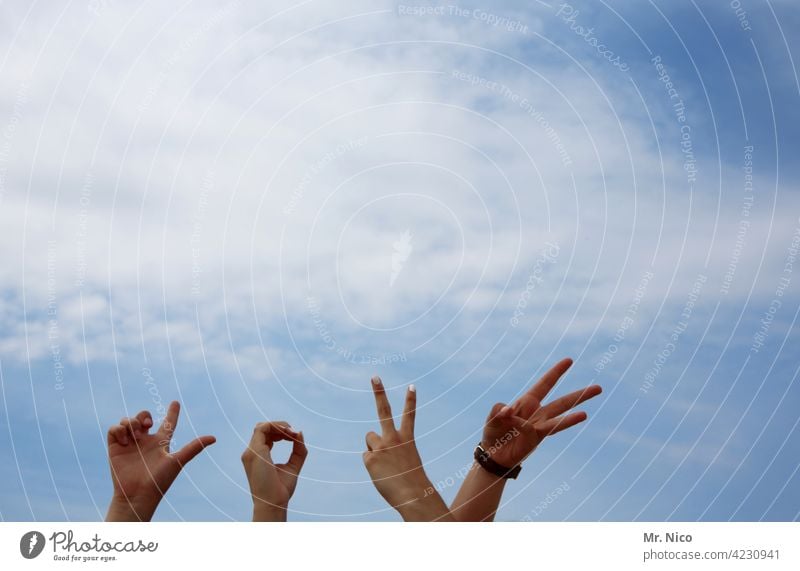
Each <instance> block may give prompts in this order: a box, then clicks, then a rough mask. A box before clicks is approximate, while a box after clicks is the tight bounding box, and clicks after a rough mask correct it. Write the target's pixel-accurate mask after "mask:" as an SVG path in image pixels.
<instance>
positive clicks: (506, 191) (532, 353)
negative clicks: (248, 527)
mask: <svg viewBox="0 0 800 571" xmlns="http://www.w3.org/2000/svg"><path fill="white" fill-rule="evenodd" d="M530 4H531V5H530V6H528V7H524V8H523V7H521V6H520V3H517V2H493V3H491V4H489V3H485V2H463V3H460V4H458V5H457V6H456V5H449V4H428V5H427V6H431V7H438V8H437V10H435V11H434V12H433V13H427V14H416V13H410V12H412V10H411V9H410V6H412V5H411V4H404V3H397V2H383V1H380V2H376V1H374V0H371V1H366V0H365V1H356V0H348V1H346V2H341V1H336V2H333V1H306V2H270V3H269V5H262V4H261V3H257V2H229V3H215V2H197V1H195V2H186V3H184V4H181V5H179V6H174V7H173V6H170V7H167V6H162V5H160V4H156V3H152V2H149V3H143V4H139V5H135V6H134V5H129V4H128V3H126V2H122V1H115V0H100V1H90V2H65V3H62V4H59V5H57V6H54V5H53V4H51V3H42V2H32V3H28V2H4V3H3V4H2V5H0V80H1V81H2V86H3V89H2V90H0V224H1V225H2V226H1V227H2V239H0V259H2V261H3V263H2V265H0V323H1V324H2V327H1V328H0V381H1V384H0V387H1V388H2V400H3V407H2V408H0V420H1V421H2V422H1V423H0V424H1V425H2V428H0V454H1V455H2V456H0V458H2V462H1V463H0V480H2V481H3V482H4V484H3V487H2V490H0V517H2V519H3V520H34V519H36V520H93V519H100V518H101V517H102V514H103V513H104V509H105V505H106V503H107V501H108V498H109V496H110V491H111V484H110V479H109V475H108V468H107V465H106V460H105V431H106V429H107V427H108V426H109V425H110V424H113V423H115V422H117V421H118V419H119V417H121V416H125V415H129V414H135V413H136V412H138V411H139V410H141V409H143V408H148V409H150V410H153V411H155V410H156V409H157V407H158V406H159V403H161V402H163V403H164V404H166V403H167V402H168V401H169V400H172V399H179V400H180V401H181V402H182V403H183V405H184V410H183V416H182V420H181V425H180V426H179V429H178V431H177V433H176V439H177V441H178V442H179V443H182V442H184V441H186V440H187V439H189V438H192V437H193V436H194V435H195V434H206V433H211V434H214V435H216V436H217V439H218V443H217V444H216V445H215V446H213V447H212V448H210V449H209V450H208V451H207V452H206V453H205V454H203V455H202V456H201V457H199V458H198V459H196V460H195V461H194V462H192V464H191V465H190V466H189V467H188V468H187V469H186V470H185V471H184V473H183V475H182V476H181V477H180V479H179V480H178V481H177V482H176V483H175V485H173V487H172V489H171V490H170V493H169V495H168V496H167V498H166V500H165V502H164V503H163V504H162V507H161V508H160V510H159V512H158V514H157V518H158V519H162V520H181V519H186V520H242V519H246V518H247V517H248V515H249V503H250V498H249V493H248V492H247V491H246V490H247V488H246V481H245V478H244V473H243V471H242V469H241V465H240V462H239V454H240V453H241V450H242V449H243V448H244V446H245V445H246V442H247V441H248V440H249V437H250V433H251V430H252V426H253V424H254V423H255V422H257V421H260V420H264V419H286V420H289V421H290V422H291V423H292V424H293V426H295V427H296V428H299V429H302V430H303V431H304V433H305V434H306V439H307V441H308V443H309V445H310V448H311V454H310V456H309V459H308V462H307V464H306V467H305V469H304V471H303V479H302V481H301V483H300V485H299V486H298V490H297V493H296V495H295V498H294V499H293V502H292V505H291V506H290V507H291V510H292V513H291V515H290V519H294V520H334V521H339V520H394V519H398V518H397V516H396V514H395V513H394V512H393V511H391V510H389V509H388V508H387V507H386V505H385V503H384V502H383V500H382V499H381V498H380V496H379V495H378V494H377V492H376V491H375V490H374V489H373V487H372V485H371V483H370V482H369V479H368V475H367V473H366V471H365V469H364V468H363V466H362V465H361V452H362V450H363V447H364V444H363V435H364V433H366V432H367V431H368V430H372V429H374V428H375V426H376V423H375V420H374V416H375V413H374V407H373V401H372V396H371V393H370V387H369V378H370V376H371V375H373V374H375V373H378V374H380V375H381V376H382V378H383V379H384V382H385V383H386V385H387V386H388V387H390V388H391V389H392V390H391V393H390V394H391V396H392V400H393V402H395V403H396V406H400V401H401V398H402V397H401V395H402V394H403V391H404V389H405V387H406V386H407V385H408V384H409V383H415V384H416V385H417V387H418V391H419V401H420V410H419V414H418V417H417V418H418V420H417V433H418V436H417V441H418V444H419V447H420V449H421V453H422V456H423V459H424V460H425V462H426V467H427V470H428V473H429V476H430V478H431V480H432V481H433V482H435V483H437V484H441V487H442V494H443V496H445V499H446V500H448V501H449V500H450V499H451V498H452V497H453V496H454V495H455V492H456V490H457V486H458V484H459V478H458V473H459V470H460V469H461V468H462V467H463V466H465V465H466V464H468V463H469V462H470V458H471V453H472V448H473V447H474V445H475V443H476V442H477V441H478V439H479V434H480V429H481V426H482V423H483V420H484V418H485V416H486V414H487V412H488V410H489V408H490V407H491V405H492V404H493V403H494V402H498V401H503V402H507V401H511V400H513V399H514V398H515V397H516V396H518V395H519V394H520V393H521V392H522V391H524V390H525V388H526V387H528V386H529V385H530V383H531V382H532V381H533V380H535V379H536V378H538V376H539V375H540V374H541V373H542V372H543V371H544V370H546V369H547V368H549V366H550V365H552V364H553V363H554V362H555V361H557V360H558V359H560V358H561V357H563V356H572V357H573V358H574V359H575V365H574V366H573V368H572V370H571V371H570V372H569V373H568V374H567V376H566V377H564V379H563V380H562V384H561V385H560V386H559V387H558V389H557V391H558V392H567V391H569V390H574V389H576V388H579V387H581V386H584V385H586V384H589V383H592V382H597V383H600V384H602V385H603V387H604V389H605V391H604V393H603V395H602V396H601V397H599V398H598V399H595V401H592V402H591V403H590V404H588V405H587V407H586V410H587V412H588V413H589V420H588V421H587V422H586V423H584V424H582V425H581V426H580V427H578V428H576V429H573V430H571V431H569V432H567V433H564V434H561V435H559V436H557V437H553V438H552V439H549V440H548V441H546V443H545V444H543V445H542V446H541V448H540V449H539V450H538V451H537V452H536V453H535V454H534V455H533V456H532V457H531V458H530V459H529V460H528V461H527V462H526V464H525V469H524V470H523V472H522V476H521V477H520V479H519V480H518V481H516V482H513V483H511V484H510V485H509V486H508V488H507V492H506V496H505V498H504V505H503V507H502V508H501V510H500V512H499V516H498V519H504V520H521V519H533V520H563V519H568V520H636V519H639V520H697V519H702V520H729V519H733V520H762V519H764V520H796V519H798V517H800V475H799V474H798V467H799V466H800V463H799V461H798V458H800V431H798V422H799V421H798V419H799V418H800V417H798V414H797V402H798V399H800V387H798V383H797V375H798V360H797V351H796V347H797V342H798V334H797V332H796V327H795V322H796V319H797V316H798V311H800V296H798V282H800V275H798V272H800V265H798V264H800V262H795V263H794V265H792V258H791V256H792V255H793V254H792V252H793V251H794V250H792V248H793V247H794V248H797V245H798V242H797V241H798V240H800V198H798V189H799V188H800V185H798V179H799V178H800V166H799V165H798V163H797V161H796V160H793V159H794V158H795V157H796V156H797V154H798V150H800V130H798V126H800V111H798V109H800V106H798V103H800V82H799V81H798V75H797V70H796V67H795V61H796V60H798V56H800V53H799V49H800V48H799V47H798V45H799V43H800V38H798V36H797V32H796V31H795V30H798V29H800V9H798V8H797V7H796V6H794V5H793V3H792V2H789V1H771V2H770V1H767V0H765V1H763V2H756V1H747V2H742V8H743V10H744V12H741V11H740V12H739V14H737V13H736V11H735V10H734V9H733V8H732V7H731V6H730V5H729V4H728V3H718V2H693V1H692V2H683V1H682V2H666V1H660V2H648V3H643V2H629V1H614V2H607V3H596V2H585V3H582V2H574V3H573V4H572V5H564V4H561V3H555V2H531V3H530ZM413 6H420V4H415V5H413ZM451 6H453V7H451ZM466 10H469V12H466ZM740 16H742V18H743V19H744V21H745V22H746V24H745V22H743V21H742V20H741V19H740ZM579 26H580V27H582V30H581V29H579V28H578V27H579ZM589 28H591V34H590V36H589V37H590V38H597V40H598V43H600V44H602V45H604V46H606V49H607V50H610V51H612V52H613V54H614V55H613V56H612V55H610V54H609V55H608V57H603V55H601V54H600V53H599V52H598V50H597V49H596V47H595V46H594V45H593V44H592V43H590V42H588V41H587V39H586V37H584V36H581V35H580V33H581V31H582V32H584V33H586V31H587V30H588V29H589ZM745 28H750V29H745ZM657 56H660V58H661V63H663V64H664V66H665V67H664V70H665V72H666V73H668V74H669V76H670V78H671V80H672V82H673V84H674V87H675V89H676V90H677V94H678V98H679V99H680V100H682V102H683V104H684V107H685V111H684V113H685V115H684V117H685V122H683V123H681V122H679V120H678V116H677V115H676V110H675V108H674V107H673V106H672V104H673V103H674V102H675V101H676V99H672V100H671V99H670V97H669V94H668V92H667V89H666V88H665V85H664V83H663V82H662V81H660V80H659V70H658V69H657V68H656V66H655V65H654V64H653V58H656V57H657ZM613 57H618V58H619V60H618V62H619V63H624V64H625V65H614V64H613V62H611V61H609V59H612V58H613ZM682 126H684V127H686V126H688V130H687V129H686V128H684V130H683V132H684V133H688V136H685V137H684V138H683V139H682V131H681V127H682ZM682 141H683V142H684V143H685V145H690V146H691V152H692V153H693V160H694V163H693V164H694V166H695V167H696V170H697V173H696V176H691V173H690V172H689V171H687V169H686V167H687V164H688V163H687V155H686V154H685V153H684V152H683V151H682V146H681V143H682ZM747 146H752V147H753V151H752V166H753V187H752V192H748V191H747V190H746V188H745V166H746V164H745V161H746V157H745V147H747ZM750 197H752V202H748V200H749V198H750ZM743 211H744V212H743ZM404 235H405V236H406V238H404V237H403V236H404ZM408 236H410V237H408ZM793 239H794V240H795V242H794V244H793ZM401 252H405V254H406V255H401V254H400V253H401ZM794 255H796V252H795V254H794ZM393 256H394V257H395V263H397V260H400V267H399V270H398V268H397V266H396V265H395V268H394V269H393ZM398 256H399V257H398ZM403 258H404V259H403ZM787 262H788V263H789V265H788V266H787ZM531 276H533V279H532V278H531ZM782 279H783V281H781V280H782ZM687 303H689V304H692V303H693V306H692V307H691V312H690V313H691V315H690V317H689V318H688V319H685V317H682V313H683V314H685V313H686V307H687ZM632 304H634V309H633V310H632V309H631V306H632ZM515 312H516V318H514V317H515ZM765 316H766V317H765ZM626 318H628V320H626ZM681 322H685V330H682V331H681V332H680V333H678V335H677V340H676V341H674V348H672V346H671V345H669V343H670V342H671V341H672V339H670V335H671V334H672V333H673V331H675V330H676V327H679V328H681V329H684V328H682V327H681V326H680V325H679V324H680V323H681ZM765 323H766V324H765ZM623 324H624V325H623ZM620 327H623V333H622V335H620V334H619V330H620ZM759 332H761V333H763V338H760V339H759V343H758V344H754V335H756V334H757V333H759ZM615 336H616V339H615ZM610 352H613V355H611V357H608V355H609V354H610ZM604 353H605V354H606V358H605V360H604V358H603V355H604ZM659 355H662V358H661V359H660V360H659ZM601 363H602V366H601ZM653 370H656V371H657V374H656V375H655V376H653V375H652V371H653ZM648 375H649V377H648ZM648 378H650V379H651V381H652V382H648V381H647V379H648ZM284 453H286V449H285V448H283V447H280V446H279V448H278V452H277V453H276V454H277V456H281V455H282V454H284ZM564 483H566V484H567V486H568V490H567V491H566V492H565V493H563V494H560V495H558V499H557V500H556V501H551V502H549V503H548V501H547V497H548V494H550V495H551V497H552V493H553V491H554V490H556V489H557V488H559V487H561V488H562V489H563V487H564ZM542 502H545V503H544V504H543V503H542ZM543 505H544V506H546V507H545V508H544V509H543V508H542V506H543Z"/></svg>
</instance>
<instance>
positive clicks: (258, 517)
mask: <svg viewBox="0 0 800 571" xmlns="http://www.w3.org/2000/svg"><path fill="white" fill-rule="evenodd" d="M287 511H288V510H287V506H279V505H276V504H269V503H266V502H260V501H256V502H254V503H253V521H286V514H287Z"/></svg>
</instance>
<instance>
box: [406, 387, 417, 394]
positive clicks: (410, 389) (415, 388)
mask: <svg viewBox="0 0 800 571" xmlns="http://www.w3.org/2000/svg"><path fill="white" fill-rule="evenodd" d="M408 390H409V391H411V392H412V393H415V392H417V387H415V386H414V385H408Z"/></svg>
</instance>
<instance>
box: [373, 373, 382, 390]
mask: <svg viewBox="0 0 800 571" xmlns="http://www.w3.org/2000/svg"><path fill="white" fill-rule="evenodd" d="M372 384H373V385H375V386H376V387H379V386H381V378H380V377H379V376H377V375H376V376H374V377H372Z"/></svg>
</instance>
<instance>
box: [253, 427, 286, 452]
mask: <svg viewBox="0 0 800 571" xmlns="http://www.w3.org/2000/svg"><path fill="white" fill-rule="evenodd" d="M296 437H297V433H296V432H295V431H294V430H292V429H291V427H290V426H289V423H288V422H285V421H275V422H259V423H258V424H256V427H255V429H254V430H253V438H252V440H251V442H250V443H251V445H252V446H254V447H263V446H267V447H268V448H270V449H271V448H272V445H273V444H275V443H276V442H278V441H279V440H294V439H295V438H296Z"/></svg>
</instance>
